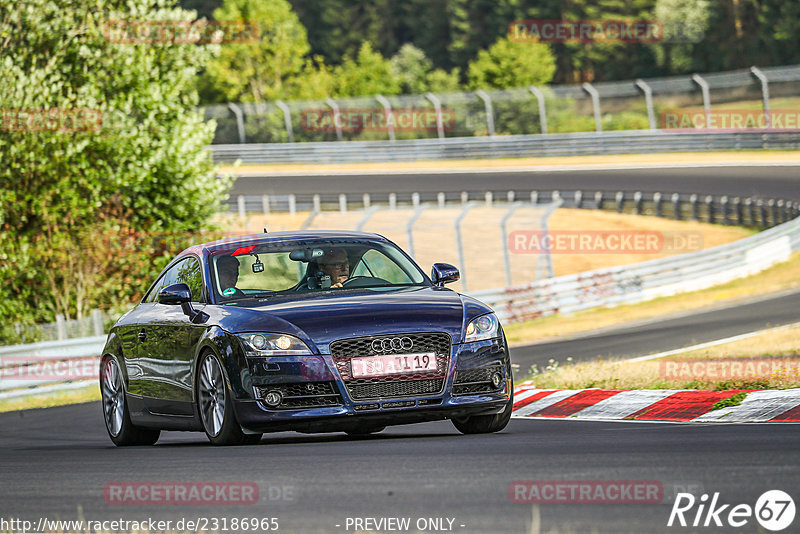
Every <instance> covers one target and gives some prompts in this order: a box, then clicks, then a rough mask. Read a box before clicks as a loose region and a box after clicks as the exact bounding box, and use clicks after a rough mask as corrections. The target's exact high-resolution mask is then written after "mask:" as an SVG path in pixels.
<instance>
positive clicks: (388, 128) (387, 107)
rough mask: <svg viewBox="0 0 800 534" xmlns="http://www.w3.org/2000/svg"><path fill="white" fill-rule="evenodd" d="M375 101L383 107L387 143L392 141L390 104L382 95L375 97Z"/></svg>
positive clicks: (392, 130) (392, 114)
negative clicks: (387, 137)
mask: <svg viewBox="0 0 800 534" xmlns="http://www.w3.org/2000/svg"><path fill="white" fill-rule="evenodd" d="M375 100H377V101H378V103H379V104H380V105H381V106H383V114H384V115H385V116H386V133H387V134H389V141H394V113H392V104H391V103H390V102H389V101H388V100H386V97H385V96H383V95H376V96H375Z"/></svg>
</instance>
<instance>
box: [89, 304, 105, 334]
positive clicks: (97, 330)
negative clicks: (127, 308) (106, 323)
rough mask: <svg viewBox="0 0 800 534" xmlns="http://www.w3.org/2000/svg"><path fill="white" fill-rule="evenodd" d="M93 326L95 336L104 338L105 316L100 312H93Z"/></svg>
mask: <svg viewBox="0 0 800 534" xmlns="http://www.w3.org/2000/svg"><path fill="white" fill-rule="evenodd" d="M92 326H93V327H94V335H96V336H102V335H103V334H104V330H105V328H103V314H102V313H100V310H92Z"/></svg>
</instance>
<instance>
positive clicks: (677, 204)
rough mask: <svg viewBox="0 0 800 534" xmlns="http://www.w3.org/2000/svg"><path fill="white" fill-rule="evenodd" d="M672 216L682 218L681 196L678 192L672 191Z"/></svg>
mask: <svg viewBox="0 0 800 534" xmlns="http://www.w3.org/2000/svg"><path fill="white" fill-rule="evenodd" d="M672 217H673V218H674V219H675V220H676V221H680V220H681V196H680V195H679V194H678V193H672Z"/></svg>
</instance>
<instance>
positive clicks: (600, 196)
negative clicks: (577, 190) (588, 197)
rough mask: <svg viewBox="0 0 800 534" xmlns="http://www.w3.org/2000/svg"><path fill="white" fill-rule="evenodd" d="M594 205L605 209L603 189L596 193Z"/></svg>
mask: <svg viewBox="0 0 800 534" xmlns="http://www.w3.org/2000/svg"><path fill="white" fill-rule="evenodd" d="M594 206H595V208H596V209H599V210H601V209H603V192H602V191H597V192H596V193H595V194H594Z"/></svg>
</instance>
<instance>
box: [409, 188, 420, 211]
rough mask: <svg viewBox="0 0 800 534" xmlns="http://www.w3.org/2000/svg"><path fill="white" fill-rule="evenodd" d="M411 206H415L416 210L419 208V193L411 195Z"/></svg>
mask: <svg viewBox="0 0 800 534" xmlns="http://www.w3.org/2000/svg"><path fill="white" fill-rule="evenodd" d="M411 205H412V206H414V207H415V208H418V207H419V193H417V192H416V191H414V192H413V193H411Z"/></svg>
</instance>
